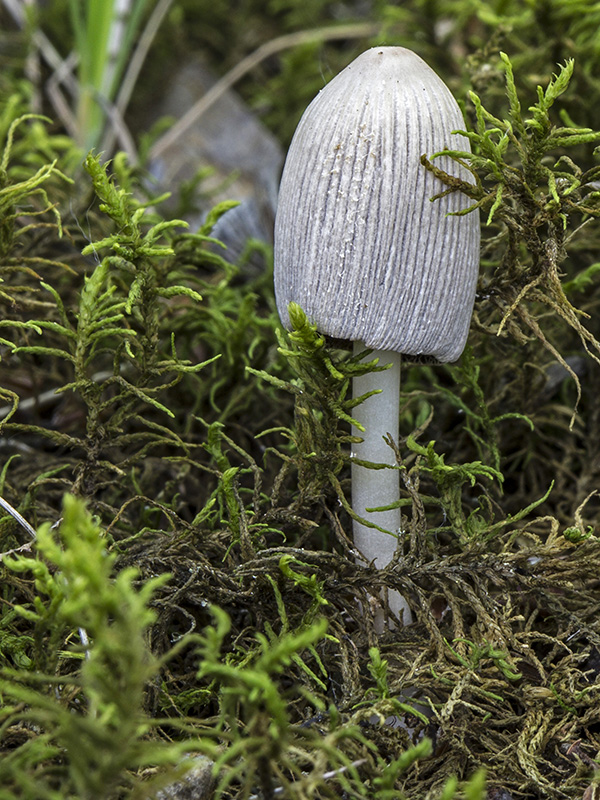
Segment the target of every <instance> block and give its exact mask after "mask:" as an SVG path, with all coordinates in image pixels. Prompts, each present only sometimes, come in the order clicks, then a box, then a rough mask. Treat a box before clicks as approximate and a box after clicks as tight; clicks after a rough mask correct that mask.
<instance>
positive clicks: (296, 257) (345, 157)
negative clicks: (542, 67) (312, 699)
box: [274, 47, 479, 624]
mask: <svg viewBox="0 0 600 800" xmlns="http://www.w3.org/2000/svg"><path fill="white" fill-rule="evenodd" d="M463 126H464V120H463V117H462V114H461V111H460V108H459V106H458V104H457V102H456V100H455V99H454V97H453V96H452V94H451V93H450V90H449V89H448V88H447V87H446V85H445V84H444V83H443V81H442V80H441V79H440V78H439V77H438V76H437V75H436V73H435V72H434V71H433V70H432V69H431V68H430V67H429V66H428V65H427V64H426V63H425V62H424V61H423V60H422V59H421V58H420V57H419V56H417V55H416V54H415V53H413V52H411V51H410V50H407V49H405V48H403V47H374V48H372V49H370V50H367V51H366V52H364V53H362V55H360V56H358V58H356V59H355V60H354V61H353V62H352V63H351V64H350V65H349V66H348V67H346V68H345V69H344V70H343V71H342V72H340V73H339V74H338V75H337V76H336V77H335V78H333V80H332V81H331V82H330V83H329V84H327V86H325V88H324V89H322V90H321V92H320V93H319V94H318V95H317V97H315V99H314V100H313V101H312V102H311V104H310V105H309V106H308V108H307V109H306V111H305V113H304V115H303V117H302V119H301V120H300V123H299V125H298V127H297V129H296V132H295V134H294V137H293V140H292V143H291V145H290V148H289V152H288V155H287V159H286V162H285V166H284V170H283V175H282V179H281V186H280V192H279V202H278V208H277V214H276V220H275V248H274V259H275V294H276V300H277V308H278V311H279V315H280V317H281V320H282V322H283V324H284V326H286V327H290V321H289V314H288V304H289V303H290V302H295V303H298V304H299V305H300V306H301V308H302V309H303V310H304V312H305V313H306V315H307V316H308V318H309V320H310V321H311V322H313V323H316V325H317V329H318V330H319V332H321V333H324V334H326V335H329V336H330V337H333V338H335V339H342V340H351V341H353V342H354V350H355V353H360V352H362V351H363V350H365V349H366V348H368V349H372V350H374V351H375V353H374V354H373V356H374V357H377V358H378V359H379V364H380V365H383V364H389V365H390V366H389V369H387V370H386V371H384V372H379V371H378V372H371V373H369V374H367V375H365V376H363V377H359V378H355V379H354V386H353V393H354V396H355V397H359V396H362V395H364V394H366V393H368V392H371V391H373V390H377V391H378V392H379V393H378V394H375V395H372V396H371V397H369V398H368V399H366V400H365V401H364V402H363V403H362V404H361V405H359V406H358V407H357V408H356V409H355V411H356V414H355V417H356V419H357V421H358V422H360V423H361V424H362V425H363V426H364V428H365V432H364V436H363V441H362V442H361V443H359V444H356V446H355V448H354V452H353V455H354V456H355V457H356V458H357V459H361V460H363V461H370V462H376V463H379V464H387V465H389V466H390V467H392V468H391V469H377V470H375V469H369V468H366V467H364V466H361V465H359V464H356V463H353V465H352V466H353V468H352V507H353V510H354V511H355V512H356V514H357V515H359V516H360V517H362V518H363V519H364V520H366V521H368V522H371V523H375V524H376V525H377V526H379V527H381V528H385V529H386V530H387V531H390V532H391V534H390V533H384V532H381V531H379V530H377V529H376V528H372V527H368V526H366V525H364V524H362V523H361V522H357V521H355V523H354V530H353V533H354V543H355V545H356V547H357V548H358V550H359V551H360V552H361V553H362V554H363V556H364V557H365V558H366V559H367V560H368V561H369V562H372V563H373V564H374V565H375V566H376V567H378V568H382V567H384V566H385V565H386V564H388V563H389V561H390V560H391V558H392V557H393V555H394V553H395V550H396V547H397V544H398V541H397V540H398V536H399V535H400V533H401V514H400V508H399V507H396V508H393V509H391V510H387V511H380V512H374V511H367V509H368V508H375V507H381V506H389V505H393V504H394V503H396V502H397V501H398V500H399V497H400V485H399V472H398V469H397V468H396V469H394V468H393V467H397V464H396V460H395V457H394V453H393V450H392V449H391V448H390V447H389V446H388V445H387V444H386V442H385V441H384V438H383V437H384V436H385V435H386V434H389V435H391V437H392V438H393V439H394V440H395V441H397V439H398V432H399V427H398V423H399V397H400V366H401V357H402V355H404V356H410V357H412V358H413V359H422V358H424V357H427V360H429V361H433V362H448V361H455V360H456V359H458V358H459V356H460V354H461V353H462V351H463V349H464V346H465V343H466V339H467V335H468V331H469V324H470V320H471V315H472V312H473V304H474V299H475V288H476V283H477V273H478V263H479V220H478V216H477V215H475V214H469V215H467V216H456V212H459V211H464V210H465V209H466V208H467V207H468V203H469V201H468V198H467V197H466V196H465V195H463V194H461V193H460V192H452V193H448V194H445V195H443V196H442V197H440V198H438V199H437V200H436V201H435V202H431V199H432V197H433V196H434V195H435V194H436V193H439V192H440V191H444V189H445V188H446V187H444V186H443V185H442V183H441V181H440V180H439V179H438V178H436V177H435V176H434V175H433V174H432V173H431V172H429V171H427V170H426V169H425V168H424V167H423V166H421V164H420V157H421V155H422V154H423V153H430V154H431V153H434V152H437V151H440V150H443V149H445V148H450V149H455V150H465V148H468V144H467V143H465V141H463V139H462V138H460V137H459V134H457V133H456V132H454V133H453V131H456V129H460V128H462V127H463ZM439 165H440V167H441V168H442V169H444V170H445V171H446V172H448V173H450V174H453V175H455V176H457V177H460V178H461V179H463V180H464V179H467V178H468V172H467V170H466V169H465V168H464V167H462V166H461V165H460V164H457V163H456V162H454V161H453V160H452V159H450V158H449V157H446V156H442V157H440V159H439ZM388 602H389V604H390V608H391V610H392V611H393V612H394V613H395V614H397V615H399V616H400V615H402V614H403V616H404V623H405V624H406V623H408V622H410V619H411V618H410V611H409V609H408V607H407V604H406V602H405V601H404V598H403V597H402V596H401V595H400V594H399V593H398V592H395V591H390V592H389V596H388Z"/></svg>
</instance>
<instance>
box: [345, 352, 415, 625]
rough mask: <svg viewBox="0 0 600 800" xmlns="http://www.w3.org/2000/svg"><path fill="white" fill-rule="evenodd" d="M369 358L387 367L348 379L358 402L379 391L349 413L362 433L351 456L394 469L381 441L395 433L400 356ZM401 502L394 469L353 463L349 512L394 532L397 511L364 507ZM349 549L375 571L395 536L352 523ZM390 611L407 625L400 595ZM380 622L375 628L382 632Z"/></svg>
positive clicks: (389, 451) (391, 548)
mask: <svg viewBox="0 0 600 800" xmlns="http://www.w3.org/2000/svg"><path fill="white" fill-rule="evenodd" d="M363 350H365V345H364V344H363V343H362V342H355V343H354V353H355V355H356V354H358V353H361V352H362V351H363ZM371 357H372V358H379V364H380V366H383V365H385V364H391V367H389V369H387V370H385V371H383V372H371V373H368V374H367V375H361V376H360V377H356V378H354V379H353V384H352V392H353V396H354V397H360V396H361V395H363V394H366V393H367V392H371V391H373V390H380V393H379V394H375V395H372V396H371V397H369V398H367V399H366V400H365V401H364V402H363V403H361V404H360V405H359V406H356V408H355V409H354V417H355V419H356V420H357V422H360V423H361V424H362V425H363V426H364V428H365V432H364V433H361V434H360V435H361V436H362V438H363V441H362V442H357V443H355V444H354V446H353V454H354V455H355V456H356V457H357V458H359V459H361V460H362V461H372V462H375V463H379V464H389V465H390V466H394V465H395V464H396V459H395V457H394V453H393V451H392V449H391V448H390V447H389V445H388V444H386V442H385V440H384V438H383V437H384V436H386V435H387V434H389V435H390V436H391V437H392V438H393V439H394V441H397V440H398V434H399V407H400V366H401V361H402V356H401V355H400V354H399V353H394V352H391V351H389V350H375V351H374V352H373V353H372V355H371ZM399 499H400V478H399V475H398V470H395V469H369V468H367V467H363V466H361V465H360V464H354V463H353V464H352V508H353V509H354V511H355V512H356V513H357V514H358V515H359V516H361V517H362V518H363V519H366V520H368V521H369V522H374V523H375V524H376V525H378V526H379V527H380V528H385V529H386V530H388V531H392V532H394V533H399V532H400V530H401V527H402V525H401V522H402V514H401V510H400V508H393V509H390V510H388V511H367V510H366V509H367V508H375V507H380V506H388V505H390V504H391V503H394V502H395V501H397V500H399ZM353 532H354V544H355V545H356V547H357V549H358V550H360V552H361V553H362V554H363V556H365V558H366V559H367V560H368V561H369V562H373V563H374V564H375V566H376V567H377V568H378V569H381V568H382V567H385V566H386V565H387V564H388V563H389V562H390V561H391V559H392V557H393V555H394V553H395V551H396V546H397V544H398V541H397V539H396V537H395V536H391V535H390V534H388V533H383V532H381V531H378V530H377V529H376V528H368V527H367V526H366V525H363V524H362V523H360V522H358V521H357V520H354V525H353ZM388 603H389V606H390V609H391V610H392V611H393V612H394V613H395V614H396V615H397V616H398V617H399V618H400V619H402V620H403V622H404V624H405V625H406V624H409V623H410V622H411V621H412V617H411V613H410V609H409V607H408V605H407V603H406V600H405V599H404V598H403V597H402V595H401V594H399V592H396V591H394V590H390V591H389V593H388ZM381 622H382V621H381V620H380V621H379V625H378V627H381Z"/></svg>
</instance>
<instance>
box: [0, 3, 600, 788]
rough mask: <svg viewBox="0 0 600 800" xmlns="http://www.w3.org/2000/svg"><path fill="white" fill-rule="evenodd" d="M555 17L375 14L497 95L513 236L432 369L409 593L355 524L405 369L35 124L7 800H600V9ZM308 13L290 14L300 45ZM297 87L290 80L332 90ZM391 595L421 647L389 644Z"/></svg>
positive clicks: (419, 376) (8, 477)
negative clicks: (455, 338) (287, 321)
mask: <svg viewBox="0 0 600 800" xmlns="http://www.w3.org/2000/svg"><path fill="white" fill-rule="evenodd" d="M252 8H253V11H252V14H253V15H255V16H260V12H259V10H258V9H255V8H254V6H253V7H252ZM315 8H316V9H317V11H318V13H319V14H321V13H324V14H327V13H330V12H331V13H332V7H331V6H330V5H328V4H323V3H320V4H318V8H317V6H315ZM336 8H337V6H336ZM540 8H541V7H540ZM540 8H538V6H537V5H535V4H533V5H530V6H528V7H527V8H526V9H522V7H521V5H519V4H516V3H505V4H504V6H503V13H502V15H500V13H499V12H498V9H497V8H496V7H495V6H493V5H492V4H490V3H483V4H481V3H479V4H477V5H476V7H475V6H473V5H472V4H470V3H467V2H464V3H460V4H459V5H458V7H457V6H456V4H454V3H453V4H452V5H451V6H450V5H448V4H447V3H444V2H435V3H421V2H414V3H410V4H405V5H403V7H402V8H395V7H391V6H387V5H385V4H384V5H382V6H381V7H378V8H377V9H376V12H375V16H376V18H377V19H378V20H379V21H380V23H381V25H382V30H385V31H386V37H387V43H389V44H396V43H397V44H404V45H408V46H412V47H413V48H414V49H417V50H418V52H419V53H420V54H421V55H423V56H424V57H425V58H427V59H428V60H429V61H430V63H432V65H433V66H434V67H436V68H437V69H438V70H439V71H440V72H444V73H445V74H447V75H449V82H450V83H451V84H453V88H454V89H455V91H456V93H457V94H458V95H459V96H460V97H461V98H463V99H464V101H465V109H466V117H467V127H468V130H467V131H466V135H467V136H468V137H469V138H470V140H471V143H472V147H473V154H472V155H469V156H467V155H466V154H464V153H454V157H455V158H458V159H460V160H462V161H463V162H464V163H465V164H467V166H468V167H469V168H470V169H471V172H472V175H473V181H472V183H471V184H470V185H469V186H468V187H464V186H463V187H459V188H463V189H464V190H466V191H468V192H469V193H470V195H471V196H472V198H473V203H474V205H475V206H476V209H475V210H473V211H472V212H471V213H479V210H480V209H482V210H483V216H482V221H483V223H484V228H483V231H484V249H483V258H482V270H481V278H480V285H479V288H478V298H477V304H476V314H475V317H474V325H473V329H472V332H471V338H470V346H469V348H468V349H467V350H466V352H465V354H464V356H463V358H462V360H461V361H460V362H459V363H458V364H456V365H453V366H448V367H434V366H431V365H412V364H411V365H407V367H406V368H405V375H404V376H403V394H402V398H403V409H402V414H401V437H400V440H399V441H397V442H390V445H391V446H392V447H393V448H394V452H395V454H396V466H395V469H397V470H398V472H399V474H400V478H401V482H402V487H403V488H402V494H401V500H400V503H401V507H402V514H403V530H402V536H401V537H400V545H399V548H398V551H397V555H396V558H395V560H394V561H393V562H392V563H391V564H390V565H389V566H388V567H387V568H386V569H385V570H374V569H371V568H370V567H368V566H365V565H364V564H361V563H357V562H356V560H355V552H354V548H353V545H352V542H351V539H350V533H349V532H350V530H351V517H352V514H353V512H352V510H351V506H350V496H349V474H350V460H351V455H350V448H351V444H352V438H353V437H352V434H351V427H350V425H351V421H352V415H353V407H354V405H353V404H354V401H353V400H351V399H350V398H349V397H348V387H349V382H350V379H351V377H352V376H353V375H355V374H357V371H359V370H365V369H371V368H372V367H373V365H365V364H363V363H360V364H359V363H358V362H357V361H356V359H354V358H353V357H352V356H351V355H349V354H348V352H346V351H344V350H343V349H341V348H340V347H338V346H337V345H338V344H339V343H332V342H327V341H326V340H325V339H324V338H323V337H322V336H321V335H320V334H319V332H318V331H316V330H315V329H314V328H313V327H312V326H311V325H310V324H309V322H308V320H306V318H305V317H304V315H303V313H302V310H301V309H294V313H293V315H292V316H293V321H294V330H293V331H291V332H289V333H285V332H283V331H281V329H280V328H279V325H278V321H277V318H276V315H275V311H274V301H273V297H272V289H271V274H270V265H269V260H268V248H263V250H262V251H261V252H263V254H265V269H264V272H263V274H261V275H260V276H259V277H251V276H250V275H249V274H247V272H246V270H245V266H244V263H243V260H242V262H240V263H239V264H232V263H229V262H228V260H227V252H226V251H224V250H223V248H222V247H221V246H220V244H219V242H217V241H215V240H214V239H213V237H212V236H211V231H212V226H213V225H214V223H215V222H216V220H217V219H218V218H219V216H220V215H221V214H222V213H223V211H224V210H226V208H227V206H220V207H217V208H216V209H215V210H214V211H213V213H212V214H211V215H210V216H209V218H208V219H207V221H206V223H205V224H204V225H203V226H202V227H201V228H200V229H199V230H197V231H189V230H188V229H187V228H186V226H185V223H183V222H182V221H180V220H170V219H168V220H166V219H164V218H162V217H160V215H159V214H157V212H156V207H157V204H158V200H159V198H155V197H149V196H148V193H147V191H146V190H144V188H143V185H142V183H141V182H140V180H139V177H140V170H139V169H137V168H135V169H134V168H132V166H131V165H130V163H129V162H128V161H127V159H126V158H125V157H124V156H122V155H117V156H115V157H114V159H113V160H112V161H111V162H106V161H104V160H103V159H101V158H99V157H97V156H95V155H94V154H89V155H88V156H87V158H86V160H85V171H84V172H81V171H80V172H76V171H75V170H74V168H73V167H72V166H69V165H71V164H72V163H73V160H74V158H73V152H74V150H73V145H72V143H70V142H69V140H67V139H66V138H65V137H63V136H62V135H57V134H55V133H52V132H51V131H50V129H49V127H48V123H45V122H44V121H43V120H41V119H39V118H37V117H35V118H34V117H31V116H27V117H26V118H25V117H24V114H25V115H26V114H27V100H26V98H27V93H26V92H25V93H23V92H15V93H14V94H13V95H12V99H9V101H7V102H6V104H5V106H4V111H3V113H2V116H1V118H0V133H1V134H2V155H0V164H1V174H0V213H1V218H0V279H1V281H2V283H1V285H0V303H2V307H3V314H2V321H1V323H0V326H1V328H2V330H1V337H2V338H1V340H0V347H1V352H0V355H1V357H2V360H1V361H0V397H1V398H2V400H1V402H2V408H0V448H1V449H2V459H1V464H2V468H1V471H0V496H1V497H2V498H4V500H5V501H6V502H7V503H8V504H10V505H8V506H5V511H6V513H5V514H4V516H2V518H0V553H2V583H3V588H2V599H3V603H2V605H1V606H0V695H1V699H0V756H1V758H0V779H1V780H0V784H1V786H2V788H1V789H0V795H1V796H2V797H3V798H6V800H16V798H26V799H28V800H40V798H48V800H50V798H52V800H67V798H69V800H70V798H73V800H74V799H75V798H78V800H79V799H80V798H85V797H94V798H95V799H96V798H106V799H107V800H109V799H110V800H113V798H114V799H115V800H116V798H137V797H139V798H141V797H150V796H160V795H157V792H159V790H160V788H161V787H164V786H165V785H166V784H167V783H172V782H173V781H175V780H177V779H180V778H182V777H183V775H184V773H185V772H186V771H187V770H188V768H190V767H191V766H193V764H194V763H197V762H194V760H193V759H194V756H202V757H205V758H207V759H209V761H210V762H212V764H213V767H212V768H211V769H212V771H213V778H214V784H213V790H212V792H213V796H215V797H219V798H249V797H253V796H258V797H265V798H269V797H280V796H282V797H290V798H307V800H308V799H309V798H311V800H312V798H314V799H315V800H318V799H319V798H326V797H340V796H346V797H357V798H361V797H362V798H376V799H377V800H388V799H389V798H392V797H393V798H410V800H421V799H422V800H425V799H427V800H434V799H435V798H445V799H447V800H449V799H450V798H453V797H456V798H472V799H473V800H475V798H483V797H486V796H487V798H500V797H503V798H507V797H512V798H517V797H520V798H525V800H537V799H538V798H544V797H557V798H558V797H561V798H562V797H564V798H572V800H580V798H581V797H583V796H584V795H585V793H586V791H587V792H588V793H589V792H590V791H591V789H589V787H591V786H593V785H594V784H595V781H596V779H595V777H594V776H595V771H596V760H597V757H598V752H599V751H600V742H599V739H598V737H599V733H598V731H599V730H600V710H599V709H600V704H599V703H598V697H597V688H596V687H597V685H598V680H597V678H598V671H599V670H600V639H599V637H600V633H599V631H598V623H597V618H598V603H599V594H598V578H597V576H598V574H599V570H600V546H599V539H598V536H597V533H598V530H597V522H596V520H597V515H598V508H599V505H598V504H599V502H600V501H599V499H598V495H597V494H596V488H597V484H598V474H597V473H598V464H599V463H600V461H599V458H598V456H599V454H598V442H600V430H599V419H600V418H599V415H598V408H597V396H598V391H599V390H600V385H599V380H598V370H597V359H598V343H597V337H598V330H597V325H596V322H595V319H596V306H597V303H598V288H597V273H598V269H597V267H598V265H597V263H596V262H597V260H598V258H597V251H598V244H599V239H598V224H597V217H598V211H599V208H600V206H599V205H598V200H599V198H600V193H599V192H598V190H597V186H596V183H597V177H598V165H597V154H596V153H595V151H594V146H595V143H596V140H597V136H598V134H597V133H596V132H595V131H596V130H597V129H598V128H599V127H600V119H598V118H597V114H598V107H599V106H598V103H596V102H594V98H596V99H597V98H598V96H599V86H598V83H597V80H596V79H595V77H594V69H593V65H594V63H595V61H594V59H595V53H596V50H595V46H596V45H595V39H594V36H595V29H594V30H592V28H593V25H592V24H591V19H592V17H593V14H592V12H590V14H592V16H591V17H590V25H588V26H586V25H582V24H581V23H580V21H579V18H578V16H577V14H576V13H575V12H576V11H577V8H578V7H577V6H576V4H575V5H573V4H571V5H569V6H568V7H567V6H565V5H564V4H563V3H558V2H549V3H547V4H544V12H543V13H542V10H540ZM457 9H458V10H457ZM292 11H293V12H294V14H292ZM305 11H306V13H308V12H307V9H304V10H300V9H299V8H296V6H295V5H294V4H292V3H284V4H280V8H279V12H278V14H279V17H277V16H272V17H271V18H270V23H269V24H270V25H271V26H273V29H275V28H277V30H281V31H283V30H285V31H289V30H295V29H297V27H299V26H301V25H304V24H306V17H305V16H303V14H304V13H305ZM317 11H315V13H317ZM450 11H452V13H451V14H450V13H449V12H450ZM178 13H179V14H180V15H181V14H183V15H184V16H185V15H187V14H189V11H188V7H187V6H186V4H182V6H181V9H180V11H179V12H178ZM215 13H216V12H215ZM594 13H595V12H594ZM252 18H254V17H252ZM207 19H208V17H207ZM277 19H280V20H283V22H281V28H279V27H277V26H278V25H279V23H277ZM443 21H445V22H446V23H447V24H446V25H441V24H440V23H441V22H443ZM180 23H181V18H179V22H178V17H177V15H174V19H173V20H171V21H170V22H169V24H170V25H171V26H176V25H178V24H180ZM230 23H231V25H235V20H230ZM536 26H537V27H536ZM492 30H494V36H493V37H492V39H491V40H490V35H489V34H490V31H492ZM171 32H172V31H171V29H169V28H167V30H166V32H165V38H166V39H168V36H169V35H171ZM592 34H594V35H592ZM191 35H192V32H191V31H190V36H191ZM411 37H412V40H413V41H412V42H409V41H407V38H411ZM215 41H216V40H215ZM355 45H356V46H357V47H358V46H359V45H358V43H352V44H346V45H344V46H341V45H340V46H338V48H337V50H336V51H335V58H337V59H341V60H345V59H346V57H351V53H350V51H351V50H353V48H354V46H355ZM222 46H223V47H224V46H225V45H224V44H223V45H222ZM237 46H239V47H242V44H241V43H240V42H239V41H238V44H237ZM330 47H332V45H327V46H325V47H324V49H323V51H322V52H323V53H328V52H330V51H329V50H328V49H327V48H330ZM501 48H502V49H503V50H505V51H506V52H507V53H508V56H503V55H501V53H500V50H501ZM571 49H572V51H573V52H571ZM352 54H353V53H352ZM509 56H510V58H509ZM572 56H573V57H574V58H575V63H574V66H573V64H572V63H571V62H570V61H567V58H569V59H570V58H571V57H572ZM286 59H287V61H286ZM284 61H286V64H283V66H282V68H281V70H280V72H279V74H280V75H282V76H283V77H284V78H285V77H286V75H288V73H289V74H292V72H293V74H294V75H298V80H299V81H302V78H303V76H306V75H307V72H308V71H309V70H310V69H313V68H314V59H313V58H310V59H306V61H303V59H302V58H300V57H297V60H296V62H294V61H293V58H292V56H291V55H290V56H289V57H287V56H286V57H285V58H284ZM331 63H337V62H336V61H335V59H333V56H332V61H331ZM557 63H558V64H559V66H556V64H557ZM286 65H287V66H286ZM292 67H293V70H292ZM269 68H270V69H273V68H274V67H273V65H271V67H269ZM265 69H266V67H265ZM286 70H287V72H286ZM290 71H291V72H290ZM553 73H555V74H554V77H553ZM273 81H275V79H273ZM537 84H539V85H540V86H541V87H542V88H541V89H540V90H539V91H536V90H535V85H537ZM3 85H4V84H0V87H2V86H3ZM273 85H274V84H273ZM307 85H309V84H308V83H307ZM266 86H267V89H263V90H261V91H262V92H265V91H266V92H268V86H269V83H267V84H266ZM468 89H471V90H472V92H473V93H472V94H471V95H470V96H468V95H467V90H468ZM244 91H246V92H247V93H248V94H252V89H251V87H250V85H249V84H246V86H245V87H244ZM255 97H258V95H255ZM469 97H470V99H469ZM581 97H587V98H588V102H587V103H585V104H584V103H582V101H581ZM272 102H274V101H272ZM288 102H289V103H292V102H293V98H291V97H290V98H288ZM526 108H529V111H524V109H526ZM286 113H287V112H286ZM276 120H277V114H276V113H274V114H273V115H271V122H272V124H274V125H275V124H277V123H276ZM575 122H576V123H577V124H575ZM426 156H427V160H426V162H425V163H426V166H427V168H431V169H435V168H436V167H435V164H436V161H435V158H434V156H435V154H433V153H428V154H426ZM424 168H426V167H424ZM73 176H76V179H77V180H76V183H75V184H72V183H71V182H70V181H71V180H72V179H73ZM442 177H443V176H442ZM448 188H449V190H452V189H456V188H457V187H456V186H455V185H450V186H449V187H448ZM11 506H12V507H14V509H18V511H19V512H20V513H21V514H22V515H23V517H24V518H25V519H26V520H28V521H29V522H30V523H31V524H32V525H34V526H35V527H36V528H38V533H37V538H36V540H35V542H32V541H31V537H30V535H29V533H27V532H26V531H24V529H23V528H22V527H21V526H20V524H19V522H18V520H17V519H15V517H14V515H13V514H11V513H10V507H11ZM59 520H61V521H60V523H59ZM55 523H58V525H57V527H56V528H54V527H53V526H54V525H55ZM384 586H385V587H389V588H391V589H395V590H396V591H398V592H399V593H400V594H401V595H402V596H403V597H404V598H406V599H407V601H408V603H409V605H410V607H411V611H412V613H413V618H414V624H412V625H410V626H408V627H406V628H400V627H396V628H389V629H387V630H386V632H385V633H384V634H383V635H380V636H379V635H377V633H376V630H375V624H374V619H375V616H376V612H377V610H378V609H374V608H373V607H372V605H371V603H372V602H373V598H374V597H379V596H380V592H379V591H377V590H378V589H379V588H380V587H384ZM386 612H389V610H386ZM390 718H396V722H397V724H396V725H393V724H383V721H385V720H388V721H389V720H390ZM165 791H166V790H165ZM169 791H171V790H169Z"/></svg>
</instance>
